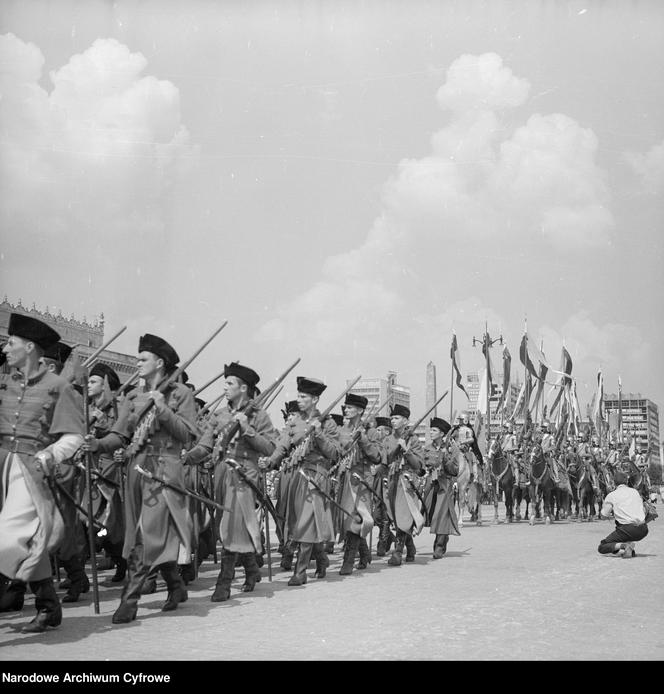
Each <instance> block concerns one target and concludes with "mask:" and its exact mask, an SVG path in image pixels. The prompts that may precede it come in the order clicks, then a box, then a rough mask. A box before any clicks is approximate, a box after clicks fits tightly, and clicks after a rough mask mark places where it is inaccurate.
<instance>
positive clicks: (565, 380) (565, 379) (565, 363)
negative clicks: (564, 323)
mask: <svg viewBox="0 0 664 694" xmlns="http://www.w3.org/2000/svg"><path fill="white" fill-rule="evenodd" d="M560 371H561V373H563V374H566V375H565V376H560V378H559V380H558V384H557V386H554V387H558V388H560V390H559V391H558V393H557V394H556V399H555V400H554V401H553V404H552V405H551V410H550V413H551V414H553V413H554V412H555V411H556V407H557V406H558V404H559V403H560V399H561V396H562V394H563V390H564V389H565V388H566V387H569V385H570V383H571V379H570V378H569V376H570V374H571V373H572V357H570V355H569V352H568V351H567V350H566V349H565V347H564V346H563V351H562V354H561V356H560Z"/></svg>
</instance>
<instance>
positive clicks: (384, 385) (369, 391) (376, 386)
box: [346, 371, 410, 417]
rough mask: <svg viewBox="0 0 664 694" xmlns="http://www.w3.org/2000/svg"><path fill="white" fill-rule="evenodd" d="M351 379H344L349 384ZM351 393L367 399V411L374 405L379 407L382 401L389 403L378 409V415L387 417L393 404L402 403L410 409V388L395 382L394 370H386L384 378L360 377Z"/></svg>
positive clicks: (395, 374)
mask: <svg viewBox="0 0 664 694" xmlns="http://www.w3.org/2000/svg"><path fill="white" fill-rule="evenodd" d="M351 382H352V381H346V385H347V386H348V385H350V384H351ZM351 393H355V394H356V395H363V396H364V397H365V398H367V400H368V404H367V412H368V411H369V410H371V409H372V408H373V407H374V406H375V408H378V407H380V406H381V405H382V404H383V403H384V402H388V403H389V404H387V405H385V407H384V408H383V409H382V410H381V411H380V414H379V416H380V417H389V414H390V409H391V408H392V407H394V405H403V406H404V407H407V408H409V409H410V388H408V387H407V386H402V385H399V384H398V383H397V373H396V371H388V372H387V375H386V376H385V378H361V379H360V380H359V381H358V382H357V383H356V384H355V385H354V386H353V388H352V390H351Z"/></svg>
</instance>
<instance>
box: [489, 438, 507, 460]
mask: <svg viewBox="0 0 664 694" xmlns="http://www.w3.org/2000/svg"><path fill="white" fill-rule="evenodd" d="M502 452H503V449H502V446H501V445H500V439H491V442H490V443H489V453H488V456H487V457H488V458H489V462H491V461H492V460H493V459H494V458H498V457H500V454H501V453H502Z"/></svg>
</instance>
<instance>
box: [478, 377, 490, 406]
mask: <svg viewBox="0 0 664 694" xmlns="http://www.w3.org/2000/svg"><path fill="white" fill-rule="evenodd" d="M489 388H490V385H489V380H488V378H487V370H486V369H483V370H482V378H481V379H480V389H479V392H478V393H477V411H478V412H479V413H480V414H482V415H484V416H485V417H486V416H487V411H486V399H487V393H488V392H490V391H489Z"/></svg>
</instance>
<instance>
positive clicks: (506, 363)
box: [498, 345, 512, 409]
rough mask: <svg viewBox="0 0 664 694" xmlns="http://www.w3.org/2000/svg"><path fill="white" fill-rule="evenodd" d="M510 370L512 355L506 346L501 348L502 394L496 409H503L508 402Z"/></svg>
mask: <svg viewBox="0 0 664 694" xmlns="http://www.w3.org/2000/svg"><path fill="white" fill-rule="evenodd" d="M511 368H512V355H511V354H510V351H509V349H507V345H505V346H504V347H503V392H502V395H501V396H500V401H499V402H498V407H502V408H503V409H505V407H506V406H507V403H508V402H509V392H510V371H511Z"/></svg>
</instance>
